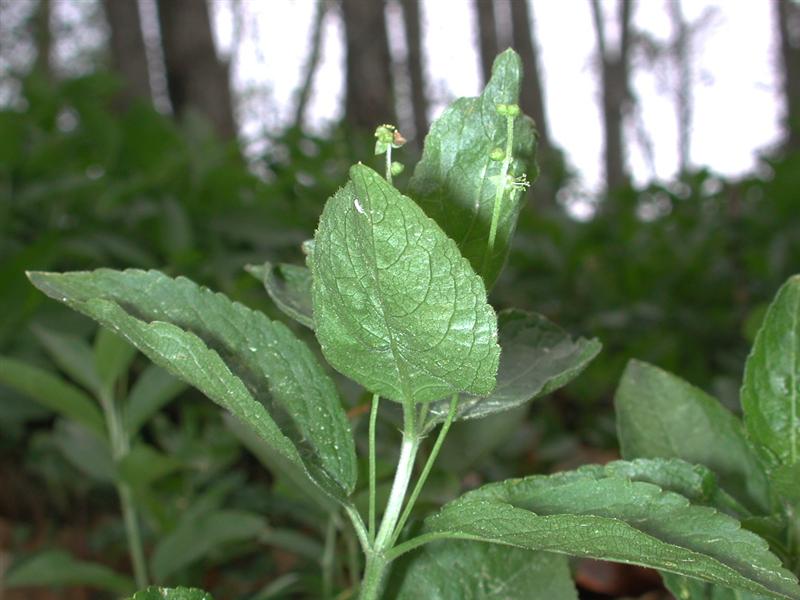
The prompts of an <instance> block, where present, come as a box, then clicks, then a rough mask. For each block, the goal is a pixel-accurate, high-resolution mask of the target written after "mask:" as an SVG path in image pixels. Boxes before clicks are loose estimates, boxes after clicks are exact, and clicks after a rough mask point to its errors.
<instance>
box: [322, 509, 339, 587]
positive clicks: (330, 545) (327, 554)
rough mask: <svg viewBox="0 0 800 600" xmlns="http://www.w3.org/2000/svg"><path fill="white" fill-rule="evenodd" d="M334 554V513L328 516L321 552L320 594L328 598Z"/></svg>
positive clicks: (331, 585) (331, 581)
mask: <svg viewBox="0 0 800 600" xmlns="http://www.w3.org/2000/svg"><path fill="white" fill-rule="evenodd" d="M335 554H336V513H335V512H333V513H331V514H330V516H329V517H328V526H327V527H326V528H325V548H324V550H323V553H322V560H321V563H322V564H321V566H322V595H323V597H325V598H330V597H331V596H332V595H333V565H334V560H335Z"/></svg>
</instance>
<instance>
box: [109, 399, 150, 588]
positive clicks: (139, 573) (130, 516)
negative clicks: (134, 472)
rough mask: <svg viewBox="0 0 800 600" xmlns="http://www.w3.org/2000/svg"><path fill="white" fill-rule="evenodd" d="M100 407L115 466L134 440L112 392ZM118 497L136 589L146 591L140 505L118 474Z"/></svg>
mask: <svg viewBox="0 0 800 600" xmlns="http://www.w3.org/2000/svg"><path fill="white" fill-rule="evenodd" d="M99 400H100V406H102V407H103V416H104V417H105V420H106V429H108V437H109V440H110V442H111V457H112V458H113V460H114V464H115V465H117V466H118V465H119V464H120V463H121V462H122V461H123V460H124V459H125V457H126V456H128V452H129V451H130V440H129V439H128V433H127V432H126V431H125V426H124V425H123V423H122V416H121V415H120V413H119V409H118V407H117V403H116V402H115V401H114V395H113V393H112V392H111V391H110V390H107V391H105V392H103V393H101V394H100V398H99ZM116 485H117V494H118V495H119V503H120V508H121V510H122V520H123V522H124V523H125V537H127V539H128V552H129V554H130V560H131V566H132V567H133V576H134V579H135V580H136V586H137V587H138V588H139V589H144V588H146V587H147V585H148V583H149V578H148V576H147V563H146V562H145V560H144V548H143V546H142V536H141V532H140V531H139V521H138V519H137V516H136V505H135V503H134V501H133V494H132V493H131V488H130V486H129V485H128V484H127V483H125V482H124V481H123V480H122V479H121V478H120V476H119V475H117V481H116Z"/></svg>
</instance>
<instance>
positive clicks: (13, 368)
mask: <svg viewBox="0 0 800 600" xmlns="http://www.w3.org/2000/svg"><path fill="white" fill-rule="evenodd" d="M0 383H2V384H3V385H7V386H8V387H10V388H13V389H15V390H17V391H18V392H20V393H22V394H25V395H27V396H30V397H31V398H32V399H33V400H35V401H36V402H38V403H39V404H41V405H42V406H46V407H47V408H49V409H50V410H53V411H55V412H57V413H58V414H60V415H62V416H64V417H66V418H68V419H73V420H75V421H77V422H78V423H80V424H81V425H83V426H85V427H86V428H88V429H90V430H92V431H93V432H94V433H96V434H97V435H99V436H100V437H102V438H105V436H106V426H105V421H104V419H103V414H102V413H101V412H100V409H99V408H97V403H96V402H94V401H93V400H92V399H91V398H90V397H89V396H87V395H86V393H85V392H83V390H81V389H79V388H77V387H75V386H74V385H72V384H71V383H67V382H66V381H64V380H63V379H61V377H59V376H57V375H54V374H52V373H50V372H49V371H45V370H44V369H40V368H39V367H34V366H33V365H30V364H28V363H24V362H22V361H19V360H16V359H13V358H8V357H5V356H0Z"/></svg>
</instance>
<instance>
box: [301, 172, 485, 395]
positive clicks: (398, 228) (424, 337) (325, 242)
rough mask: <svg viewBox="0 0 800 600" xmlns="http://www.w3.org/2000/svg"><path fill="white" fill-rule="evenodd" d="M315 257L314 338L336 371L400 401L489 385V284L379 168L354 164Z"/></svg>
mask: <svg viewBox="0 0 800 600" xmlns="http://www.w3.org/2000/svg"><path fill="white" fill-rule="evenodd" d="M309 263H310V267H311V271H312V276H313V282H314V283H313V303H314V322H315V324H316V333H317V339H318V340H319V342H320V345H321V347H322V352H323V354H324V355H325V358H326V359H327V360H328V362H329V363H331V365H333V366H334V367H335V368H336V369H337V370H338V371H340V372H342V373H344V374H345V375H347V376H348V377H350V378H351V379H354V380H355V381H357V382H358V383H360V384H361V385H363V386H364V387H365V388H367V389H368V390H370V391H372V392H374V393H378V394H380V395H381V396H383V397H385V398H389V399H391V400H394V401H396V402H430V401H432V400H438V399H440V398H444V397H449V396H451V395H452V394H454V393H457V392H462V391H466V392H470V393H474V394H488V393H489V392H491V391H492V389H493V388H494V385H495V375H496V373H497V362H498V357H499V354H500V348H499V346H498V345H497V319H496V316H495V314H494V310H493V309H492V307H491V306H489V305H488V304H487V303H486V290H485V289H484V286H483V281H482V280H481V278H480V277H478V276H477V275H476V274H475V272H474V271H473V270H472V268H471V267H470V266H469V263H468V262H467V261H466V260H465V259H464V258H463V257H462V256H461V254H460V253H459V251H458V248H457V247H456V245H455V244H454V243H453V241H452V240H450V239H449V238H448V237H447V236H446V235H445V234H444V232H443V231H442V230H441V228H440V227H439V226H438V225H437V224H436V223H435V222H434V221H432V220H431V219H429V218H428V217H426V216H425V214H424V213H423V212H422V210H421V209H420V208H419V206H417V205H416V204H415V203H414V202H413V201H412V200H411V199H410V198H407V197H406V196H403V195H402V194H401V193H400V192H398V191H397V190H396V189H395V188H394V187H392V186H391V185H390V184H389V183H387V182H386V180H385V179H383V178H382V177H381V176H380V175H378V174H377V173H376V172H375V171H373V170H371V169H369V168H367V167H365V166H363V165H356V166H354V167H353V168H352V169H351V170H350V183H348V185H347V186H345V187H344V188H343V189H341V190H339V191H338V192H337V193H336V195H335V196H333V197H332V198H331V199H330V200H329V201H328V203H327V204H326V206H325V210H324V211H323V213H322V217H321V219H320V223H319V228H318V229H317V234H316V237H315V249H314V253H313V255H312V256H311V258H310V260H309Z"/></svg>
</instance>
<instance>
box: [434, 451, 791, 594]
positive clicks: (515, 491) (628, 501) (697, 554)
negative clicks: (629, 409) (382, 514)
mask: <svg viewBox="0 0 800 600" xmlns="http://www.w3.org/2000/svg"><path fill="white" fill-rule="evenodd" d="M623 464H624V463H623ZM622 468H623V467H622V466H621V464H620V463H613V464H612V465H611V466H610V467H601V466H594V465H592V466H589V467H585V468H581V469H578V470H577V471H571V472H566V473H559V474H556V475H549V476H532V477H526V478H524V479H517V480H509V481H505V482H500V483H494V484H489V485H486V486H484V487H482V488H479V489H477V490H475V491H473V492H469V493H467V494H465V495H464V496H462V497H461V498H460V499H458V500H455V501H454V502H451V503H450V504H447V505H445V506H444V507H443V508H442V509H441V510H440V511H439V512H438V513H436V514H435V515H433V516H431V517H429V518H428V519H426V521H425V528H424V530H425V531H426V532H428V533H429V534H430V535H429V538H428V539H439V538H457V539H475V540H483V541H490V542H495V543H500V544H507V545H511V546H516V547H520V548H527V549H531V550H545V551H550V552H558V553H564V554H570V555H573V556H581V557H589V558H597V559H602V560H613V561H616V562H623V563H630V564H638V565H642V566H646V567H651V568H656V569H660V570H663V571H667V572H671V573H676V574H681V575H686V576H689V577H696V578H699V579H702V580H704V581H707V582H711V583H716V584H719V585H722V586H728V587H734V588H738V589H743V590H747V591H750V592H754V593H758V594H764V595H768V596H772V597H777V598H794V599H797V598H800V587H798V585H797V580H796V578H795V577H794V575H793V574H791V573H790V572H788V571H787V570H785V569H784V568H783V567H782V566H781V563H780V561H779V559H778V558H777V557H776V556H775V555H773V554H772V553H770V551H769V549H768V546H767V543H766V542H765V541H764V540H763V539H761V538H760V537H758V536H757V535H755V534H753V533H751V532H749V531H746V530H744V529H742V528H741V525H740V524H739V522H738V521H736V520H734V519H733V518H731V517H729V516H727V515H724V514H722V513H719V512H717V511H716V510H715V509H713V508H710V507H707V506H696V505H692V504H690V503H689V501H688V500H687V499H686V498H685V497H683V496H681V495H679V494H676V493H674V492H671V491H665V490H663V489H662V488H660V487H658V486H657V485H654V484H652V483H649V482H646V481H637V480H634V479H631V478H629V477H622V476H620V475H619V472H620V469H622ZM629 474H631V475H635V473H634V472H631V473H629Z"/></svg>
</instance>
